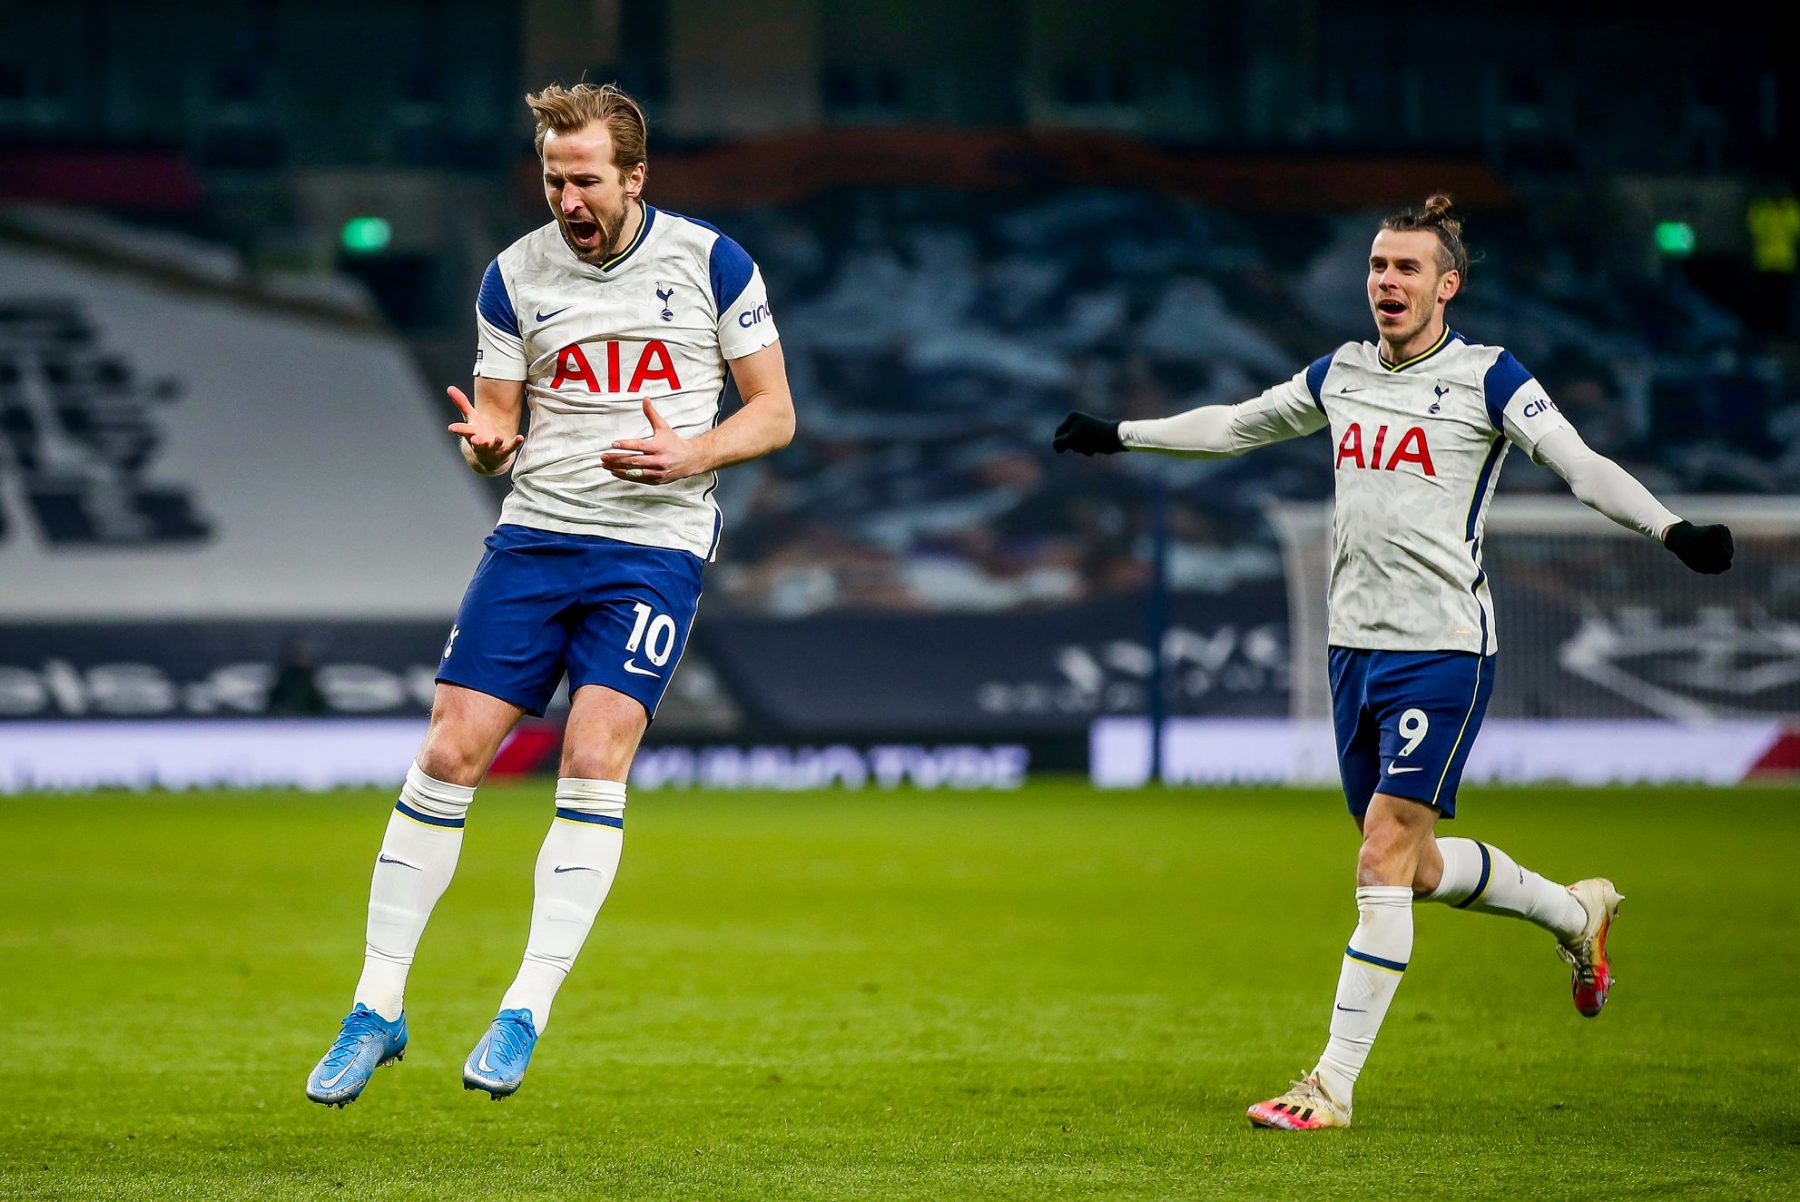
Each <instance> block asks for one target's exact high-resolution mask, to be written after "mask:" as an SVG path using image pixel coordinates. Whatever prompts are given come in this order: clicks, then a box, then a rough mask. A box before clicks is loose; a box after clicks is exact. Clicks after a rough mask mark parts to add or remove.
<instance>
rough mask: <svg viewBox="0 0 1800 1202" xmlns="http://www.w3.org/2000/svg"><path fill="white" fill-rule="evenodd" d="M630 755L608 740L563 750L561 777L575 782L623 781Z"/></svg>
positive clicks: (629, 764) (628, 765)
mask: <svg viewBox="0 0 1800 1202" xmlns="http://www.w3.org/2000/svg"><path fill="white" fill-rule="evenodd" d="M630 770H631V753H630V752H629V751H626V750H625V749H623V748H621V747H617V746H615V745H613V743H612V742H611V741H610V740H605V741H601V742H583V743H582V744H580V745H579V746H565V747H564V748H563V758H562V771H561V775H562V776H565V777H570V778H573V779H576V780H624V779H625V775H626V773H628V772H629V771H630Z"/></svg>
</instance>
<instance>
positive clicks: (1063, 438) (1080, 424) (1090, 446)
mask: <svg viewBox="0 0 1800 1202" xmlns="http://www.w3.org/2000/svg"><path fill="white" fill-rule="evenodd" d="M1050 445H1051V446H1052V447H1054V448H1055V449H1056V451H1057V453H1058V454H1061V453H1062V452H1063V451H1079V452H1080V453H1081V454H1083V455H1116V454H1118V453H1119V452H1120V451H1123V450H1124V449H1125V444H1124V443H1122V442H1120V441H1119V423H1118V422H1112V421H1107V420H1106V419H1105V418H1103V417H1093V416H1090V415H1089V414H1086V413H1071V414H1069V416H1067V417H1065V418H1063V420H1062V425H1060V426H1058V427H1056V437H1055V438H1054V439H1053V440H1051V443H1050Z"/></svg>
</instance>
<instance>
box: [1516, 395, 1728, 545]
mask: <svg viewBox="0 0 1800 1202" xmlns="http://www.w3.org/2000/svg"><path fill="white" fill-rule="evenodd" d="M1534 456H1535V458H1536V459H1537V460H1538V461H1539V462H1540V463H1543V464H1546V465H1547V466H1549V467H1550V468H1551V469H1553V470H1554V471H1555V472H1556V474H1557V475H1559V476H1561V477H1562V478H1563V479H1564V480H1566V481H1568V484H1569V491H1570V492H1573V493H1574V494H1575V498H1576V499H1577V500H1579V501H1580V502H1581V503H1582V504H1583V505H1586V506H1587V507H1588V508H1589V509H1592V510H1595V511H1596V512H1598V513H1603V514H1605V515H1606V516H1607V517H1609V518H1611V519H1612V520H1613V521H1615V522H1617V523H1619V525H1621V526H1624V527H1626V528H1628V529H1631V530H1636V531H1637V532H1638V533H1639V534H1643V535H1647V536H1648V537H1650V538H1653V539H1656V540H1657V541H1658V542H1660V543H1662V544H1663V545H1664V546H1666V547H1667V548H1668V549H1669V550H1670V551H1672V552H1673V553H1674V554H1675V555H1677V556H1678V557H1680V559H1681V562H1682V563H1684V564H1686V565H1687V566H1688V567H1690V568H1692V569H1693V570H1694V571H1696V572H1705V573H1707V574H1708V575H1716V574H1717V573H1719V572H1723V571H1725V570H1726V569H1727V568H1729V567H1730V566H1731V557H1732V553H1733V546H1732V541H1731V531H1730V530H1729V529H1728V528H1726V527H1724V526H1696V525H1694V524H1693V523H1692V522H1686V521H1683V520H1682V519H1680V518H1678V517H1676V516H1675V515H1674V514H1673V513H1671V512H1670V511H1669V510H1668V509H1667V508H1666V507H1665V506H1664V505H1663V503H1662V502H1661V501H1658V500H1657V499H1656V498H1655V497H1654V496H1652V495H1651V493H1650V490H1649V489H1647V488H1645V487H1644V486H1643V485H1642V484H1640V483H1638V481H1637V478H1636V477H1634V476H1633V475H1632V474H1631V473H1630V472H1628V471H1626V470H1625V469H1624V468H1622V467H1620V466H1619V465H1618V464H1616V463H1614V462H1613V461H1612V460H1611V459H1608V458H1607V457H1606V456H1604V455H1602V454H1600V453H1599V452H1598V451H1596V450H1594V449H1593V448H1592V447H1590V446H1588V445H1587V443H1585V442H1583V441H1582V439H1581V435H1579V434H1577V433H1576V432H1575V428H1574V427H1573V426H1570V425H1567V424H1564V425H1561V426H1559V427H1558V428H1556V429H1552V430H1549V431H1547V432H1546V433H1545V434H1544V435H1543V436H1542V437H1541V438H1539V439H1538V442H1537V446H1536V448H1535V452H1534Z"/></svg>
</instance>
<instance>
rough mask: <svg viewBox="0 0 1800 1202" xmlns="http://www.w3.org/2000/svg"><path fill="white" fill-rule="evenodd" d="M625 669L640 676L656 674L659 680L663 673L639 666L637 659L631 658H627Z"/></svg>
mask: <svg viewBox="0 0 1800 1202" xmlns="http://www.w3.org/2000/svg"><path fill="white" fill-rule="evenodd" d="M625 670H626V671H627V672H631V673H633V674H635V675H638V676H654V677H656V678H657V679H659V680H660V679H661V678H662V673H660V672H652V671H651V670H650V669H648V668H640V667H638V666H637V661H636V660H630V659H628V660H626V661H625Z"/></svg>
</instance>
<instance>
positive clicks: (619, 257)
mask: <svg viewBox="0 0 1800 1202" xmlns="http://www.w3.org/2000/svg"><path fill="white" fill-rule="evenodd" d="M638 203H639V204H642V205H643V206H644V220H643V221H642V223H640V224H639V225H638V230H637V234H636V236H634V237H633V238H632V239H631V245H630V246H627V247H626V248H625V249H624V250H622V251H620V252H619V253H618V254H616V255H614V256H613V257H612V258H610V259H608V260H607V261H606V262H604V263H596V264H594V269H595V270H596V271H599V272H602V273H606V272H613V271H617V270H619V268H621V267H623V266H624V265H625V261H626V260H627V259H629V258H631V256H632V255H634V254H636V253H637V249H638V247H640V246H642V245H643V244H644V240H645V239H646V238H648V237H649V236H650V226H651V224H652V223H653V222H655V220H656V210H655V209H654V208H652V207H650V205H649V204H647V203H645V202H644V201H639V202H638Z"/></svg>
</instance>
